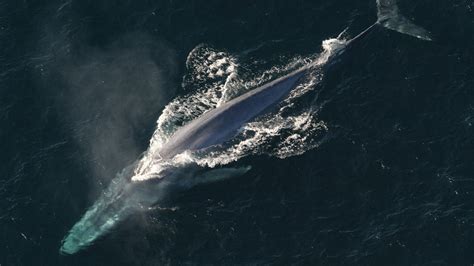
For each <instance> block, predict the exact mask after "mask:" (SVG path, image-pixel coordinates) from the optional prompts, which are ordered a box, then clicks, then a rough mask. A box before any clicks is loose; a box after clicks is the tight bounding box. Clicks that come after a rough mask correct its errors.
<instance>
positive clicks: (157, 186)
mask: <svg viewBox="0 0 474 266" xmlns="http://www.w3.org/2000/svg"><path fill="white" fill-rule="evenodd" d="M169 179H170V178H166V180H165V179H163V180H159V179H157V180H152V181H146V182H133V181H131V179H130V178H124V177H122V176H118V177H116V178H115V179H113V180H112V181H111V183H110V184H109V187H108V188H107V189H106V190H104V192H103V193H102V195H101V196H100V197H99V199H98V200H97V201H96V202H95V203H94V205H93V206H91V207H90V208H89V209H88V210H87V212H86V213H85V214H84V216H83V217H82V218H81V219H80V220H79V221H78V222H77V223H76V224H75V225H74V226H73V227H72V228H71V230H70V231H69V233H68V234H67V236H66V237H65V238H64V239H63V240H62V245H61V248H60V250H59V251H60V253H61V254H64V255H68V254H74V253H77V252H78V251H80V250H82V249H84V248H86V247H88V246H90V245H91V244H93V242H94V241H95V240H97V239H98V238H100V237H101V236H103V235H104V234H106V233H107V232H109V231H110V230H112V229H113V228H114V227H115V226H116V225H117V224H118V223H120V222H121V221H123V220H125V219H126V218H127V217H128V216H130V214H133V213H135V212H138V211H143V210H147V209H149V208H150V207H152V206H153V205H154V204H156V203H157V202H159V201H160V199H161V198H163V197H165V196H166V195H167V194H168V193H167V192H168V188H169V185H170V183H169Z"/></svg>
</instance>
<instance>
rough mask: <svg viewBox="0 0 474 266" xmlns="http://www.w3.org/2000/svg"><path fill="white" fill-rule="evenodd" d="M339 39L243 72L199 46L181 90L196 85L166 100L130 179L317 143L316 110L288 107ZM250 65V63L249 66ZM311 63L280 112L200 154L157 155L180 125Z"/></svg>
mask: <svg viewBox="0 0 474 266" xmlns="http://www.w3.org/2000/svg"><path fill="white" fill-rule="evenodd" d="M345 44H346V42H345V40H342V39H339V38H334V39H328V40H325V41H324V42H323V45H322V48H323V51H322V52H321V53H320V54H314V55H311V56H307V57H296V58H293V59H292V60H290V61H289V62H287V63H286V64H281V65H276V66H273V67H272V68H271V69H269V70H265V71H263V72H260V73H258V72H257V73H244V74H245V77H246V79H245V80H244V79H243V78H241V76H240V74H241V73H242V72H244V71H243V70H242V69H244V68H245V67H242V68H241V63H239V62H238V59H237V57H236V56H233V55H231V54H229V53H226V52H222V51H217V50H215V49H213V48H211V47H208V46H205V45H199V46H197V47H196V48H194V49H193V50H192V51H191V52H190V54H189V55H188V58H187V61H186V66H187V68H188V74H186V76H185V77H184V79H183V82H182V86H183V88H185V89H189V88H190V87H193V86H199V87H200V89H198V90H195V91H194V92H191V93H189V94H187V95H186V96H183V97H178V98H176V99H175V100H174V101H172V102H170V103H169V104H168V105H167V106H166V107H165V109H164V111H163V113H162V115H161V116H160V117H159V119H158V121H157V128H156V130H155V133H154V134H153V137H152V138H151V140H150V147H149V149H148V151H147V152H146V153H145V154H144V156H143V157H142V159H141V160H140V161H139V163H138V167H137V168H136V169H135V176H134V177H132V180H133V181H144V180H147V179H151V178H160V177H161V176H163V175H162V174H160V173H162V172H163V171H166V169H168V168H169V167H174V166H177V165H185V164H189V163H197V164H198V165H201V166H206V167H216V166H219V165H225V164H228V163H230V162H233V161H236V160H238V159H239V158H242V157H245V156H248V155H251V154H268V155H271V156H275V157H278V158H286V157H289V156H295V155H300V154H302V153H304V152H305V151H307V150H309V149H313V148H315V147H317V146H318V145H320V141H321V139H322V137H323V136H324V134H325V133H326V132H327V131H328V128H327V125H326V124H325V123H324V121H321V120H319V119H318V110H319V108H318V107H317V106H310V107H309V108H308V109H305V110H298V109H297V108H293V107H294V105H295V104H296V103H298V100H299V99H301V98H302V97H303V96H304V95H306V94H307V93H308V92H310V91H312V90H313V89H314V88H315V87H316V85H317V84H318V83H319V82H320V81H321V80H322V78H323V75H324V73H323V72H322V71H321V67H322V66H323V65H324V64H325V63H326V62H327V61H328V59H329V58H330V56H331V55H333V54H335V53H336V52H338V51H339V50H340V49H342V48H343V47H344V46H345ZM253 63H255V62H253ZM309 63H311V64H313V66H314V67H313V69H312V71H310V73H309V75H308V77H307V79H306V80H304V81H303V82H302V83H301V84H300V85H299V86H297V87H296V88H295V89H294V90H293V91H292V92H291V93H290V95H289V97H288V98H287V99H285V100H284V101H283V103H282V104H281V105H280V108H279V109H278V110H277V111H276V112H274V113H272V114H270V115H266V116H263V117H260V118H259V119H258V120H256V121H254V122H251V123H248V124H247V125H246V126H244V127H243V128H242V129H241V131H240V133H239V134H238V135H237V136H236V137H235V138H234V139H233V140H232V141H229V142H228V143H226V145H222V146H221V147H217V148H216V149H211V150H207V151H206V152H200V151H197V152H186V153H185V154H181V155H178V156H176V157H175V158H173V159H172V160H171V161H169V160H168V161H167V160H162V158H161V157H160V156H159V152H158V151H159V150H160V148H161V146H162V145H163V144H164V143H166V141H167V139H168V138H169V137H170V136H171V135H172V134H173V133H174V132H175V131H176V130H177V129H178V128H179V127H180V126H182V125H184V124H186V123H187V122H188V121H191V120H193V119H195V118H197V117H198V116H200V115H201V114H203V113H205V112H207V111H209V110H211V109H213V108H216V107H218V106H219V105H220V104H222V103H225V102H227V101H229V100H231V99H233V98H235V97H237V96H239V95H241V94H243V93H245V92H246V91H249V90H251V89H253V88H256V87H258V86H261V85H263V84H265V83H266V82H269V81H270V80H273V79H275V78H276V77H279V76H281V75H283V74H285V73H288V72H290V71H292V70H295V69H297V68H299V67H301V66H304V65H307V64H309Z"/></svg>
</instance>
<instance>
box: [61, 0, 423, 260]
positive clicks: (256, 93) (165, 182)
mask: <svg viewBox="0 0 474 266" xmlns="http://www.w3.org/2000/svg"><path fill="white" fill-rule="evenodd" d="M377 7H378V13H377V15H378V20H377V22H376V23H374V24H373V25H371V26H370V27H368V28H367V29H365V30H364V31H362V32H361V33H360V34H359V35H357V36H356V37H354V38H353V39H351V40H349V41H346V42H343V45H342V46H341V47H338V48H337V49H336V50H335V51H333V52H332V53H331V55H330V56H329V58H327V61H326V62H325V64H322V65H321V64H318V63H317V62H313V63H310V64H308V65H306V66H303V67H301V68H299V69H297V70H295V71H293V72H291V73H289V74H287V75H285V76H283V77H280V78H278V79H276V80H273V81H271V82H269V83H267V84H265V85H263V86H261V87H258V88H255V89H253V90H251V91H249V92H247V93H245V94H243V95H241V96H239V97H236V98H234V99H232V100H230V101H228V102H227V103H224V104H222V105H220V106H219V107H217V108H215V109H213V110H210V111H208V112H206V113H204V114H203V115H201V116H200V117H198V118H196V119H195V120H193V121H191V122H189V123H188V124H186V125H184V126H183V127H181V128H179V129H178V130H177V131H176V132H175V133H174V134H173V135H172V136H171V137H170V139H169V140H168V141H167V143H165V144H164V145H163V146H162V147H161V149H160V150H159V151H158V155H157V156H159V157H160V158H161V159H163V160H170V159H172V158H173V157H175V156H176V155H178V154H181V153H183V152H185V151H197V150H204V149H207V148H210V147H215V146H216V145H220V144H223V143H225V142H226V141H228V140H230V139H232V138H233V137H234V136H235V135H236V134H237V132H238V130H239V129H240V128H241V127H242V126H243V125H245V124H246V123H248V122H249V121H251V120H252V119H255V118H256V117H258V116H261V115H263V114H265V113H267V112H268V111H269V110H271V108H272V107H273V106H275V105H276V104H278V103H280V102H281V100H282V99H284V98H285V97H287V96H288V94H289V93H290V92H291V90H293V89H294V88H295V87H296V86H297V85H298V84H299V83H300V82H301V80H302V79H303V78H304V77H305V76H306V74H307V73H308V72H309V71H310V70H311V69H313V68H315V67H326V66H331V65H334V64H336V63H337V62H340V60H339V59H340V56H341V55H342V54H343V53H344V52H345V51H347V50H348V48H350V47H352V46H353V44H354V43H356V42H357V41H359V40H362V39H363V37H364V36H366V35H367V34H368V33H369V32H371V31H372V30H373V29H374V28H375V27H377V26H382V27H384V28H388V29H391V30H394V31H398V32H400V33H403V34H407V35H410V36H413V37H416V38H419V39H422V40H431V37H430V35H429V33H428V32H427V31H426V30H424V29H423V28H421V27H419V26H416V25H414V24H413V23H411V22H410V21H409V20H408V19H406V18H405V17H403V16H402V15H400V13H399V10H398V8H397V6H396V3H395V0H377ZM134 167H136V165H132V166H130V167H128V168H125V169H124V171H123V172H122V173H121V174H119V175H118V177H116V178H115V179H113V180H112V181H111V184H110V185H109V187H108V188H107V189H106V190H105V191H104V193H103V194H102V195H101V197H99V199H98V200H97V201H96V202H95V203H94V205H93V206H92V207H90V208H89V209H88V210H87V212H86V213H85V214H84V216H83V217H82V218H81V219H80V220H79V221H78V222H77V223H76V224H75V225H74V226H73V227H72V228H71V230H70V231H69V233H68V235H67V236H66V237H65V238H64V239H63V241H62V245H61V248H60V253H61V254H74V253H76V252H78V251H80V250H81V249H84V248H85V247H87V246H90V245H91V244H93V243H94V241H95V240H97V239H98V238H100V237H102V236H103V235H104V234H106V233H107V232H109V231H110V230H111V229H112V228H114V227H115V226H116V225H117V224H118V223H119V222H120V221H123V220H124V219H126V218H127V217H128V216H130V215H131V214H133V213H134V212H138V211H142V210H147V209H148V208H150V207H151V206H153V205H154V204H156V203H157V202H158V201H159V200H160V199H162V198H163V197H165V196H166V195H167V194H169V193H170V191H173V190H172V189H171V188H176V187H179V188H181V189H183V188H189V187H192V186H194V185H196V184H199V183H206V182H212V181H216V180H222V179H223V178H228V177H232V176H235V175H241V174H243V173H245V172H246V171H248V170H249V168H247V167H242V168H235V169H234V168H220V169H212V170H205V171H203V170H202V169H199V168H198V167H197V166H185V167H181V168H180V167H177V168H172V169H170V170H169V171H167V173H166V174H165V176H163V177H162V178H159V179H156V180H151V181H143V182H134V181H132V178H131V175H133V168H134Z"/></svg>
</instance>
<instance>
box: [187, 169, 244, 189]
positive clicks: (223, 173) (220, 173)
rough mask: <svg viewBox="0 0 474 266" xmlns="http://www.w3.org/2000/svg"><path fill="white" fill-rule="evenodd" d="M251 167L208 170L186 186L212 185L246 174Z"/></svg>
mask: <svg viewBox="0 0 474 266" xmlns="http://www.w3.org/2000/svg"><path fill="white" fill-rule="evenodd" d="M250 169H252V167H251V166H244V167H239V168H219V169H213V170H209V171H207V172H206V173H204V174H202V175H199V176H196V177H194V178H193V181H191V182H189V183H188V184H187V186H189V187H192V186H196V185H200V184H206V183H213V182H218V181H221V180H226V179H228V178H232V177H235V176H240V175H243V174H245V173H247V172H248V171H249V170H250Z"/></svg>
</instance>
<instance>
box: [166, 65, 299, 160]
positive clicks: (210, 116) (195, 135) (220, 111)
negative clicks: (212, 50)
mask: <svg viewBox="0 0 474 266" xmlns="http://www.w3.org/2000/svg"><path fill="white" fill-rule="evenodd" d="M306 71H307V68H306V67H303V68H300V69H298V70H296V71H294V72H292V73H290V74H288V75H286V76H283V77H281V78H279V79H276V80H274V81H272V82H270V83H267V84H265V85H263V86H261V87H259V88H256V89H254V90H252V91H249V92H247V93H245V94H243V95H241V96H239V97H237V98H235V99H233V100H231V101H229V102H227V103H224V104H223V105H221V106H219V107H217V108H215V109H213V110H210V111H208V112H206V113H204V114H203V115H202V116H200V117H198V118H197V119H195V120H193V121H191V122H189V123H188V124H186V125H185V126H183V127H181V128H180V129H178V130H177V131H176V132H175V133H174V134H173V135H172V137H171V138H170V139H169V140H168V142H167V143H166V144H165V145H164V146H163V147H162V148H161V150H160V156H161V157H162V158H165V159H167V158H172V157H174V156H175V155H176V154H179V153H181V152H184V151H186V150H200V149H205V148H208V147H211V146H214V145H218V144H222V143H223V142H225V141H227V140H229V139H230V138H232V137H233V136H234V135H235V134H236V132H237V131H238V130H239V129H240V128H241V127H242V126H243V125H244V124H245V123H246V122H248V121H250V120H251V119H253V118H255V117H256V116H258V115H261V114H263V113H264V112H265V111H266V110H268V109H269V107H271V106H273V105H275V104H277V103H279V102H280V100H281V99H282V98H283V97H285V96H286V95H287V94H288V93H289V92H290V91H291V90H292V89H293V88H294V87H295V86H296V84H297V83H298V81H299V80H300V79H301V77H302V76H303V75H304V74H305V73H306Z"/></svg>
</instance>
